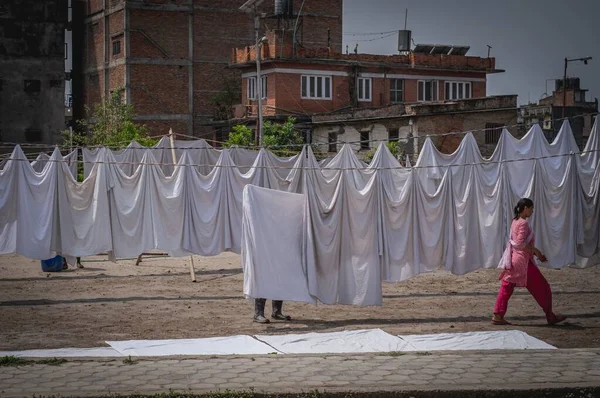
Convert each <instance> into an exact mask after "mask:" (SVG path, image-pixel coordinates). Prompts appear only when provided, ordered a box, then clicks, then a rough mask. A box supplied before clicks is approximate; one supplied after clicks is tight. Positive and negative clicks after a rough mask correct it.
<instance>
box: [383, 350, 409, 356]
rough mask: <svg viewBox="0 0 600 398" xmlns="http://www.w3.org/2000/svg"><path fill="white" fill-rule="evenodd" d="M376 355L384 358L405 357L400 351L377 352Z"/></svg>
mask: <svg viewBox="0 0 600 398" xmlns="http://www.w3.org/2000/svg"><path fill="white" fill-rule="evenodd" d="M377 355H381V356H384V357H400V356H402V355H406V352H402V351H390V352H378V353H377Z"/></svg>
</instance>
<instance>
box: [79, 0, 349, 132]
mask: <svg viewBox="0 0 600 398" xmlns="http://www.w3.org/2000/svg"><path fill="white" fill-rule="evenodd" d="M77 1H81V0H77ZM243 3H244V0H176V1H167V0H151V1H150V0H88V1H85V9H84V16H83V17H84V23H85V27H84V44H83V47H84V54H83V55H84V62H83V78H82V87H83V90H82V100H83V102H84V103H85V105H87V106H88V107H90V108H91V107H93V106H94V105H95V104H97V103H99V102H101V101H102V99H103V98H106V97H108V96H110V94H111V92H112V91H113V90H116V89H118V88H120V87H123V88H124V92H123V96H122V100H123V101H124V102H126V103H129V104H132V105H133V106H134V108H135V111H136V113H137V120H139V121H140V122H142V123H144V124H145V125H147V126H148V128H149V129H150V131H151V132H152V133H153V134H164V133H166V132H168V130H169V128H173V130H174V131H175V132H177V133H182V134H187V135H194V136H206V137H211V136H212V135H213V127H212V123H213V121H214V119H215V118H219V117H222V115H216V108H217V106H216V105H215V103H214V101H213V99H214V98H215V97H216V96H217V95H219V94H221V96H222V97H223V96H224V97H225V98H224V99H223V101H224V102H229V103H231V104H234V103H240V101H241V98H240V90H239V77H240V72H239V71H238V70H235V69H229V68H228V64H229V63H230V59H231V49H232V48H234V47H240V46H244V45H247V44H248V43H253V42H254V23H253V21H252V19H251V18H250V17H249V15H248V14H246V13H244V12H242V11H240V10H239V7H240V6H241V5H242V4H243ZM300 3H301V2H296V4H293V9H294V14H295V13H297V12H298V10H299V8H300ZM259 11H260V12H261V13H264V18H262V19H261V28H260V30H261V34H262V33H263V32H265V31H267V30H273V29H277V28H279V27H283V26H289V25H290V20H287V21H285V20H282V18H280V17H275V16H274V15H273V14H274V2H273V1H265V2H263V3H262V4H261V5H260V8H259ZM302 15H303V16H302V17H301V18H300V23H299V25H298V26H300V28H299V29H298V35H297V37H298V40H299V42H300V44H301V45H302V46H303V47H305V48H320V47H326V46H327V45H328V44H329V45H330V46H331V47H332V48H334V49H336V51H341V46H342V0H328V1H321V0H306V1H305V3H304V8H303V10H302ZM328 30H329V32H328ZM328 33H329V36H328ZM328 39H329V41H328ZM227 97H229V98H227ZM227 116H229V115H227Z"/></svg>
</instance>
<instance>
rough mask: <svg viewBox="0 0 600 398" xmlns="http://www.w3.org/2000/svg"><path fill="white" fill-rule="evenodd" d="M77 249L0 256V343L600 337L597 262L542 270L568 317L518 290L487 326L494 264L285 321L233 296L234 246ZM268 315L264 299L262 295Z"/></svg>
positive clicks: (236, 285)
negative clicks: (117, 252) (76, 259)
mask: <svg viewBox="0 0 600 398" xmlns="http://www.w3.org/2000/svg"><path fill="white" fill-rule="evenodd" d="M189 261H190V259H189V257H188V258H183V259H173V258H166V257H145V258H144V260H143V262H142V263H141V264H140V265H139V266H135V260H127V261H119V262H118V263H116V264H115V263H112V262H109V261H108V260H107V259H106V257H94V258H86V259H83V264H84V266H85V268H84V269H69V270H68V271H65V272H60V273H52V274H50V273H44V272H42V271H41V267H40V263H39V261H33V260H29V259H26V258H23V257H20V256H14V255H11V256H0V350H23V349H35V348H61V347H98V346H106V344H105V343H104V342H105V341H106V340H129V339H167V338H199V337H211V336H227V335H235V334H257V333H274V334H283V333H304V332H330V331H339V330H349V329H366V328H381V329H383V330H385V331H387V332H388V333H393V334H423V333H442V332H468V331H480V330H498V329H502V328H504V329H518V330H522V331H524V332H526V333H529V334H530V335H532V336H535V337H537V338H540V339H542V340H544V341H546V342H547V343H549V344H552V345H555V346H557V347H560V348H572V347H600V267H592V268H588V269H583V270H582V269H571V268H568V269H565V270H560V271H550V270H543V273H544V275H545V276H546V278H547V279H548V281H549V282H550V284H551V286H552V289H553V292H554V303H555V311H556V312H558V313H562V314H565V315H568V316H569V321H568V323H566V324H565V325H562V326H554V327H548V326H546V324H545V319H544V317H543V313H542V311H541V309H540V308H539V307H538V306H537V304H536V303H535V301H534V300H533V298H532V297H531V296H530V295H529V293H528V292H527V291H526V290H524V289H519V290H518V291H517V292H516V293H515V295H514V296H513V298H512V299H511V302H510V305H509V312H508V314H507V319H509V320H511V321H513V323H514V324H513V326H493V325H491V324H490V317H491V312H492V307H493V305H494V300H495V297H496V292H497V290H498V287H499V282H498V279H497V276H498V271H496V270H481V271H477V272H473V273H470V274H467V275H463V276H455V275H450V274H448V273H445V272H441V271H439V272H434V273H430V274H424V275H421V276H418V277H415V278H413V279H410V280H408V281H405V282H402V283H395V284H391V283H386V284H384V288H383V294H384V300H383V306H381V307H352V306H340V305H333V306H331V305H320V304H319V305H316V306H315V305H312V304H304V303H285V304H284V312H286V313H289V314H290V315H292V317H293V318H294V321H292V322H287V323H272V324H270V325H258V324H256V323H253V322H252V308H253V307H252V306H251V304H250V302H249V301H248V300H246V299H244V297H243V295H242V284H243V275H242V273H241V269H240V260H239V256H237V255H235V254H231V253H224V254H222V255H220V256H217V257H212V258H203V257H195V263H196V272H197V274H196V275H197V280H198V282H197V283H192V282H191V280H190V274H189ZM267 306H268V310H267V312H268V313H270V303H268V304H267Z"/></svg>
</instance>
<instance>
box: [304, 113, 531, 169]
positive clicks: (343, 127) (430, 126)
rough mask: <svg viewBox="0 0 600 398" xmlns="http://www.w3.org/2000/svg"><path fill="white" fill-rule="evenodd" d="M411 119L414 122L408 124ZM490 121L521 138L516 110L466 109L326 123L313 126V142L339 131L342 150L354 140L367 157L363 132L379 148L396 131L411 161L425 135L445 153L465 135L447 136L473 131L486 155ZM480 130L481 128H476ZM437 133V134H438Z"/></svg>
mask: <svg viewBox="0 0 600 398" xmlns="http://www.w3.org/2000/svg"><path fill="white" fill-rule="evenodd" d="M409 120H412V125H410V124H409ZM488 123H494V124H501V125H505V126H511V127H509V128H508V130H509V131H510V132H511V133H512V134H513V135H515V136H517V137H519V136H521V135H522V132H521V131H519V129H518V128H517V127H515V126H514V125H516V123H517V110H516V109H505V110H494V111H485V112H465V113H457V114H449V113H446V114H439V115H423V116H416V117H412V118H408V117H401V118H390V119H384V120H381V121H371V122H369V121H345V122H342V121H340V122H339V123H336V124H331V125H327V126H323V125H319V126H316V127H315V128H314V129H313V142H316V143H326V142H328V139H329V134H330V133H337V134H338V135H337V138H338V141H339V142H340V144H338V146H337V149H338V150H339V149H341V145H343V143H353V144H352V148H353V150H354V151H356V152H357V153H358V155H359V157H362V156H364V154H365V153H366V152H367V151H368V150H367V149H362V150H361V149H360V144H359V143H358V141H360V139H361V138H360V137H361V136H360V132H361V131H363V132H368V133H369V139H370V140H371V142H370V143H369V149H370V148H376V147H377V145H378V144H379V142H381V141H388V140H389V138H390V133H393V134H397V135H398V137H399V142H400V144H401V146H402V147H403V148H404V151H405V153H406V154H408V155H409V157H410V158H411V161H416V159H417V156H418V154H419V151H420V149H421V147H422V145H423V143H424V141H425V137H426V136H432V139H433V142H434V144H435V145H436V147H437V148H438V149H439V150H440V151H441V152H443V153H452V152H454V151H455V150H456V149H457V148H458V146H459V145H460V142H461V140H462V139H463V136H464V134H456V135H444V136H442V134H446V133H453V132H465V131H473V135H474V136H475V139H476V140H477V142H478V144H479V149H480V151H481V153H482V154H483V155H484V156H489V155H491V154H492V152H493V151H494V149H495V147H496V145H495V144H486V140H485V134H486V132H485V131H483V129H485V128H486V126H487V124H488ZM474 130H478V131H474ZM436 136H437V137H436ZM319 148H320V149H323V150H325V151H326V150H327V146H326V145H319Z"/></svg>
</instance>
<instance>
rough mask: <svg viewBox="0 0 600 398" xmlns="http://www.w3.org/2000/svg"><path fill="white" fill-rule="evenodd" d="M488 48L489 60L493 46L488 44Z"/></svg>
mask: <svg viewBox="0 0 600 398" xmlns="http://www.w3.org/2000/svg"><path fill="white" fill-rule="evenodd" d="M486 46H487V48H488V58H489V57H490V51H491V50H492V46H490V45H489V44H486Z"/></svg>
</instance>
